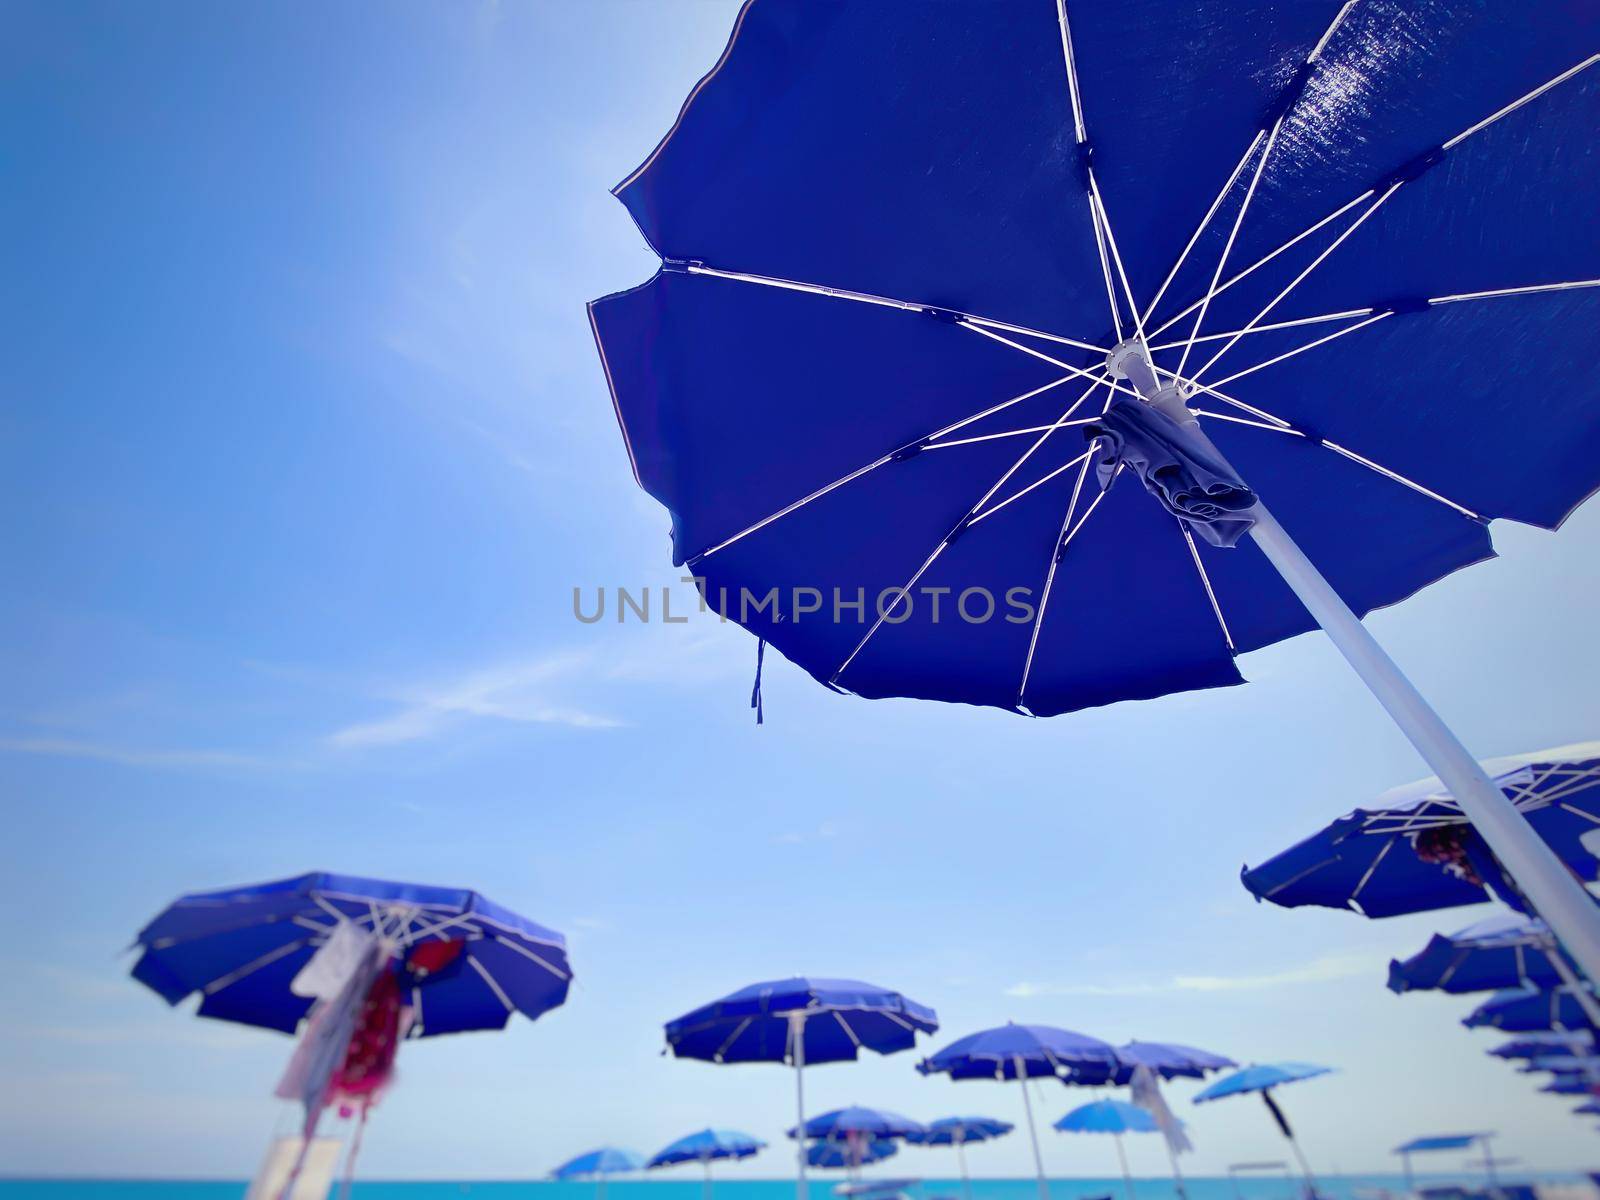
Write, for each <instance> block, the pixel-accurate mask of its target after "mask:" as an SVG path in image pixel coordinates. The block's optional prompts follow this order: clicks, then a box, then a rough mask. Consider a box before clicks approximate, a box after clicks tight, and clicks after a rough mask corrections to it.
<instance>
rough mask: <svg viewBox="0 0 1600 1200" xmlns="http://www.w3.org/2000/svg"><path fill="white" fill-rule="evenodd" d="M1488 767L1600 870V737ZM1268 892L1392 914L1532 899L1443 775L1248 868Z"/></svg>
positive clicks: (1273, 897) (1536, 822) (1249, 881)
mask: <svg viewBox="0 0 1600 1200" xmlns="http://www.w3.org/2000/svg"><path fill="white" fill-rule="evenodd" d="M1483 768H1484V771H1485V772H1486V773H1487V774H1488V775H1489V776H1490V777H1491V778H1493V780H1494V782H1495V784H1496V785H1497V786H1498V787H1499V789H1500V791H1501V793H1502V794H1503V795H1504V796H1505V797H1506V799H1507V800H1508V801H1510V802H1511V804H1512V805H1514V806H1515V807H1516V809H1517V811H1519V812H1520V813H1522V814H1523V816H1524V817H1526V818H1527V820H1528V823H1529V824H1530V825H1531V826H1532V827H1533V829H1534V830H1535V831H1536V832H1537V833H1538V835H1539V836H1540V837H1541V838H1542V839H1543V840H1544V841H1545V842H1546V843H1548V844H1549V846H1550V847H1551V848H1552V849H1553V850H1554V851H1555V852H1556V853H1557V854H1558V855H1559V856H1560V857H1561V860H1562V861H1563V862H1564V863H1566V864H1567V866H1568V867H1570V868H1571V869H1572V870H1573V871H1576V872H1578V874H1579V875H1581V876H1582V877H1583V878H1584V879H1595V878H1597V877H1600V859H1597V858H1596V857H1595V855H1594V853H1593V852H1592V851H1591V850H1590V848H1589V843H1588V842H1587V841H1586V835H1588V834H1591V833H1593V832H1594V831H1595V830H1596V829H1600V743H1596V742H1585V743H1580V744H1578V745H1574V746H1561V747H1556V748H1554V749H1550V750H1539V751H1535V752H1533V753H1530V754H1519V755H1513V756H1510V757H1506V758H1496V759H1488V760H1486V761H1485V762H1484V763H1483ZM1241 878H1242V880H1243V882H1244V886H1245V887H1246V888H1247V889H1249V891H1250V892H1251V893H1252V894H1253V895H1254V896H1255V897H1256V898H1257V899H1258V900H1270V901H1272V902H1273V903H1274V904H1280V905H1282V906H1284V907H1285V908H1299V907H1301V906H1302V905H1315V906H1317V907H1320V908H1348V909H1351V910H1352V911H1355V912H1358V913H1361V914H1363V915H1365V916H1368V917H1391V916H1398V915H1400V914H1403V913H1414V912H1427V911H1431V910H1433V909H1439V908H1454V907H1456V906H1459V905H1463V904H1479V903H1482V902H1483V901H1485V900H1488V899H1490V898H1491V893H1492V894H1493V895H1497V896H1499V897H1500V898H1502V899H1504V900H1506V901H1507V902H1508V903H1510V904H1511V905H1512V906H1513V907H1515V908H1518V909H1526V907H1527V905H1526V904H1525V902H1524V901H1523V898H1522V896H1521V895H1520V893H1519V892H1518V890H1517V888H1516V887H1515V885H1514V884H1513V883H1512V882H1511V881H1510V880H1509V879H1508V878H1507V877H1506V875H1505V872H1504V871H1503V870H1502V868H1501V865H1500V863H1499V860H1498V859H1496V857H1495V856H1494V854H1493V853H1492V852H1491V851H1490V849H1489V847H1488V844H1487V843H1486V842H1485V841H1484V839H1483V837H1482V836H1481V835H1480V834H1479V833H1478V832H1477V831H1476V830H1474V829H1473V827H1472V826H1471V824H1469V823H1468V820H1467V817H1466V814H1465V813H1463V812H1462V809H1461V805H1460V804H1458V803H1457V802H1456V800H1455V797H1454V796H1453V795H1452V794H1451V793H1450V791H1449V789H1447V788H1445V787H1444V786H1443V785H1442V784H1440V782H1439V781H1438V780H1437V779H1424V780H1420V781H1419V782H1417V783H1413V784H1407V785H1405V786H1404V787H1398V788H1394V789H1392V790H1390V791H1388V792H1386V793H1384V794H1383V795H1382V796H1380V797H1378V799H1377V800H1376V801H1375V802H1374V804H1373V806H1372V807H1371V808H1358V809H1356V810H1355V811H1354V812H1352V813H1350V814H1348V815H1346V816H1343V817H1340V818H1339V819H1338V820H1337V821H1334V822H1333V823H1332V824H1330V825H1328V826H1326V827H1325V828H1323V829H1321V830H1318V831H1317V832H1316V833H1314V834H1312V835H1311V836H1310V837H1308V838H1306V839H1305V840H1304V841H1302V842H1298V843H1296V844H1295V845H1293V846H1291V847H1289V849H1287V850H1285V851H1283V852H1282V853H1280V854H1276V855H1274V856H1273V857H1271V858H1269V859H1268V860H1267V861H1265V862H1263V863H1261V864H1260V865H1259V866H1256V867H1247V868H1246V869H1245V870H1244V872H1243V875H1242V876H1241Z"/></svg>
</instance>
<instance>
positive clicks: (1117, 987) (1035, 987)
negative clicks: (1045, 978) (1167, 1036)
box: [1005, 955, 1382, 999]
mask: <svg viewBox="0 0 1600 1200" xmlns="http://www.w3.org/2000/svg"><path fill="white" fill-rule="evenodd" d="M1381 969H1382V962H1381V961H1380V960H1378V959H1374V958H1370V957H1368V956H1366V955H1327V956H1324V957H1322V958H1318V959H1315V960H1313V961H1312V962H1309V963H1307V964H1306V965H1304V966H1301V967H1293V968H1291V969H1289V970H1286V971H1274V972H1269V973H1266V974H1262V975H1175V976H1173V977H1172V978H1170V979H1167V980H1164V981H1161V982H1154V983H1125V984H1094V983H1066V984H1051V983H1030V982H1026V981H1024V982H1022V983H1014V984H1012V985H1011V986H1010V987H1008V988H1006V990H1005V994H1006V995H1007V996H1014V997H1018V998H1021V999H1028V998H1031V997H1035V996H1155V995H1161V994H1164V993H1168V992H1236V991H1257V990H1261V989H1264V988H1276V987H1287V986H1292V985H1294V984H1301V983H1326V982H1328V981H1330V980H1334V979H1348V978H1350V977H1352V976H1355V975H1367V974H1371V973H1373V972H1376V971H1380V970H1381Z"/></svg>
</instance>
